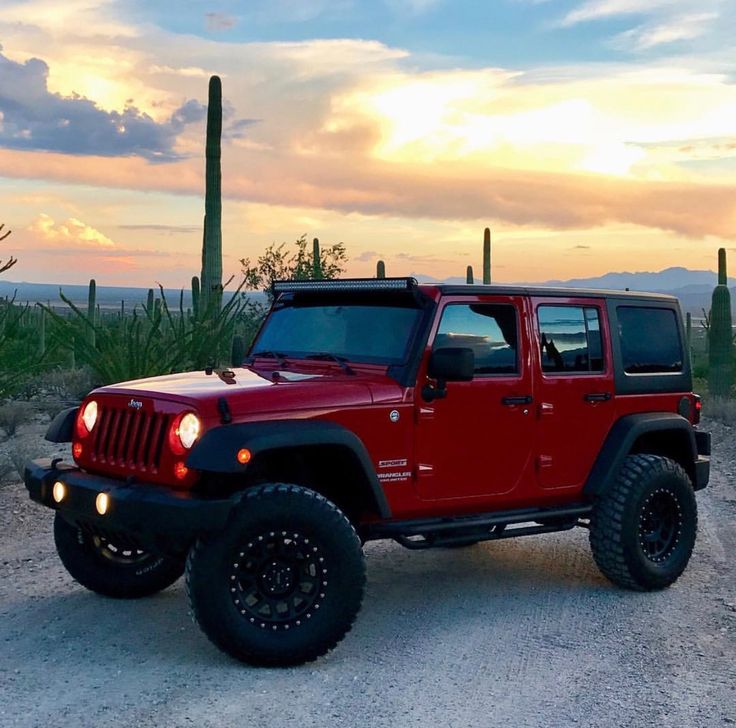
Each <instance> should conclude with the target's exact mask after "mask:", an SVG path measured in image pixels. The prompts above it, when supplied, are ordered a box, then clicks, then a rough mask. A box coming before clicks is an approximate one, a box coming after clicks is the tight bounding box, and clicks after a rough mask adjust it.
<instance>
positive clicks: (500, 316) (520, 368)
mask: <svg viewBox="0 0 736 728" xmlns="http://www.w3.org/2000/svg"><path fill="white" fill-rule="evenodd" d="M525 314H526V312H525V302H524V299H523V298H522V297H519V296H477V297H470V296H463V297H457V298H449V297H448V298H447V299H444V300H443V301H442V304H441V308H440V310H439V311H438V315H437V321H438V323H436V324H435V328H434V330H433V332H432V333H431V335H430V342H429V343H430V346H431V347H432V348H433V349H438V348H442V347H469V348H471V349H472V350H473V352H474V354H475V375H474V377H473V380H472V381H470V382H449V383H448V384H447V396H446V397H444V398H442V399H435V400H433V401H431V402H426V401H425V400H424V399H423V398H422V395H421V390H422V387H423V386H424V384H425V383H426V381H427V379H426V371H422V372H420V377H419V379H418V381H419V385H418V387H417V390H418V391H417V393H416V399H415V401H416V402H417V405H416V406H417V430H416V437H417V442H416V456H417V458H416V462H417V488H418V490H419V495H420V497H421V498H423V499H426V500H438V499H456V501H457V503H458V505H461V503H460V501H461V500H463V499H464V500H466V501H467V502H468V504H469V505H470V504H472V505H473V507H480V506H481V503H482V502H483V501H486V502H488V503H489V504H495V503H496V502H497V501H498V497H499V496H500V495H502V494H506V493H511V492H512V491H513V492H518V491H519V490H522V489H524V488H526V487H532V488H533V487H534V469H533V455H534V430H535V421H534V420H535V418H534V409H533V408H534V405H533V402H532V398H533V391H532V383H533V379H532V372H531V364H530V361H529V356H528V333H527V331H528V318H527V316H526V315H525ZM426 360H427V357H425V363H426Z"/></svg>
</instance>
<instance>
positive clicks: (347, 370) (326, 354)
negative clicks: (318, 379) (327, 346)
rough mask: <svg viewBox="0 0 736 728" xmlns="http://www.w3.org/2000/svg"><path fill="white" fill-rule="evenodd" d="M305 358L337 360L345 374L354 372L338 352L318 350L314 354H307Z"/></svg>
mask: <svg viewBox="0 0 736 728" xmlns="http://www.w3.org/2000/svg"><path fill="white" fill-rule="evenodd" d="M304 358H305V359H316V360H318V361H334V362H337V363H338V364H339V365H340V366H341V367H342V370H343V371H344V372H345V374H355V370H354V369H353V368H352V367H351V366H350V364H348V359H346V358H345V357H344V356H339V355H338V354H330V353H329V352H328V351H320V352H318V353H316V354H307V355H306V356H305V357H304Z"/></svg>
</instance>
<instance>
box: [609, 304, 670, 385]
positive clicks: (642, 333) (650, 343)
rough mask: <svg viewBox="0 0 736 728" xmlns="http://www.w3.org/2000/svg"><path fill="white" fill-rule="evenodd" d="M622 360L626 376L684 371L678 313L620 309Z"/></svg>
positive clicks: (659, 310)
mask: <svg viewBox="0 0 736 728" xmlns="http://www.w3.org/2000/svg"><path fill="white" fill-rule="evenodd" d="M617 314H618V333H619V340H620V343H621V359H622V364H623V368H624V371H625V372H626V374H671V373H677V372H682V371H683V358H684V355H683V347H682V341H681V339H680V327H679V323H678V319H677V314H676V312H675V311H674V310H673V309H671V308H653V307H651V308H650V307H646V306H618V307H617Z"/></svg>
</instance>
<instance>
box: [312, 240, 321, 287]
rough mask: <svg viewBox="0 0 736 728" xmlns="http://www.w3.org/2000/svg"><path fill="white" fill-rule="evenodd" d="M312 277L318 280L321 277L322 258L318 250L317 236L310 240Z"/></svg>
mask: <svg viewBox="0 0 736 728" xmlns="http://www.w3.org/2000/svg"><path fill="white" fill-rule="evenodd" d="M312 278H314V280H315V281H318V280H319V279H320V278H322V258H321V256H320V252H319V238H315V239H314V240H313V241H312Z"/></svg>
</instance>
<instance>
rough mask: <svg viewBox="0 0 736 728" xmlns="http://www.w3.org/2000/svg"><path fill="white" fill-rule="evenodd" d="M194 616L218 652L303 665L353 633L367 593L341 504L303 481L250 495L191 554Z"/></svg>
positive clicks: (356, 543)
mask: <svg viewBox="0 0 736 728" xmlns="http://www.w3.org/2000/svg"><path fill="white" fill-rule="evenodd" d="M186 575H187V591H188V594H189V602H190V605H191V609H192V615H193V617H194V619H195V621H196V622H197V624H198V625H199V626H200V628H201V629H202V631H203V632H204V633H205V634H206V635H207V637H208V638H209V639H210V640H211V641H212V642H213V643H214V644H215V645H216V646H217V647H219V648H220V649H221V650H223V651H224V652H227V653H228V654H230V655H232V656H233V657H235V658H237V659H238V660H242V661H243V662H248V663H250V664H253V665H271V666H286V665H298V664H302V663H304V662H308V661H310V660H314V659H316V658H317V657H319V656H321V655H324V654H325V653H326V652H328V651H329V650H330V649H332V648H333V647H334V646H335V645H336V644H337V643H338V642H339V641H340V640H341V639H342V638H343V637H344V636H345V634H346V633H347V632H348V631H349V630H350V628H351V627H352V625H353V622H354V620H355V617H356V615H357V613H358V611H359V609H360V605H361V602H362V600H363V592H364V589H365V561H364V558H363V551H362V549H361V544H360V539H359V538H358V535H357V534H356V532H355V529H354V528H353V526H352V525H351V523H350V521H348V519H347V518H346V517H345V515H344V514H343V513H342V511H340V509H339V508H338V507H337V506H336V505H334V504H333V503H331V502H330V501H328V500H327V499H326V498H324V497H323V496H321V495H319V494H318V493H315V492H314V491H312V490H309V489H307V488H303V487H301V486H297V485H282V484H276V485H271V484H270V485H264V486H259V487H257V488H253V489H251V490H248V491H246V493H245V494H244V497H243V500H242V502H241V504H240V506H239V507H238V508H237V510H236V512H235V513H234V515H233V517H232V519H231V521H230V523H229V525H228V526H227V527H226V528H225V530H224V531H223V532H221V533H219V534H217V535H213V536H209V537H207V538H204V539H200V540H199V541H197V543H196V544H195V545H194V546H193V547H192V550H191V551H190V553H189V558H188V560H187V569H186Z"/></svg>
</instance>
